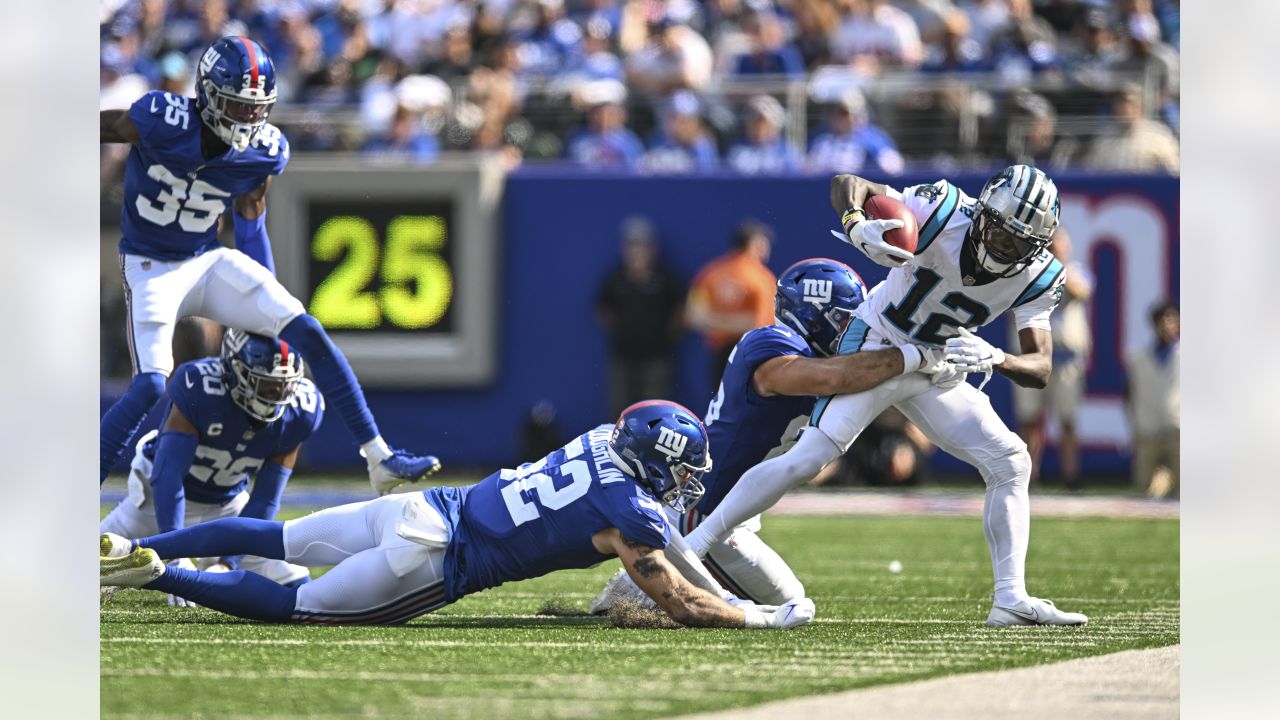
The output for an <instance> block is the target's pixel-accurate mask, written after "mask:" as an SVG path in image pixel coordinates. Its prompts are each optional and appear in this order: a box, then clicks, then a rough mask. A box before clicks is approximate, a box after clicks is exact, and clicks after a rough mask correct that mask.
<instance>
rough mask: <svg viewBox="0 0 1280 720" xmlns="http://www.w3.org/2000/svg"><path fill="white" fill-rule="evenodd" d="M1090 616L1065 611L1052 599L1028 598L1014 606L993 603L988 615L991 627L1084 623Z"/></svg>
mask: <svg viewBox="0 0 1280 720" xmlns="http://www.w3.org/2000/svg"><path fill="white" fill-rule="evenodd" d="M1087 622H1089V618H1087V617H1085V616H1084V615H1082V614H1081V613H1073V612H1063V611H1062V610H1059V609H1058V608H1057V607H1056V606H1054V604H1053V601H1052V600H1041V599H1040V598H1027V599H1026V600H1023V601H1022V602H1020V603H1018V604H1016V605H1012V606H1001V605H992V606H991V613H990V614H988V615H987V624H988V625H990V626H991V627H1007V626H1010V625H1084V624H1085V623H1087Z"/></svg>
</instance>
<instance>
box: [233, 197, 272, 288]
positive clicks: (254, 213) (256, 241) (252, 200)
mask: <svg viewBox="0 0 1280 720" xmlns="http://www.w3.org/2000/svg"><path fill="white" fill-rule="evenodd" d="M270 184H271V176H267V178H266V179H265V180H263V181H262V184H261V185H259V186H258V187H256V188H254V189H252V190H250V191H249V192H247V193H242V194H240V195H237V196H236V199H235V200H234V201H233V202H232V207H233V208H235V213H234V218H235V226H236V233H235V234H236V249H237V250H239V251H240V252H242V253H244V254H245V255H248V256H249V257H251V258H253V259H254V260H257V261H258V263H259V264H261V265H262V266H263V267H265V268H266V269H268V270H270V271H271V273H272V274H273V275H274V274H275V272H276V263H275V259H274V258H273V257H272V256H271V241H270V240H269V239H268V238H267V186H268V185H270Z"/></svg>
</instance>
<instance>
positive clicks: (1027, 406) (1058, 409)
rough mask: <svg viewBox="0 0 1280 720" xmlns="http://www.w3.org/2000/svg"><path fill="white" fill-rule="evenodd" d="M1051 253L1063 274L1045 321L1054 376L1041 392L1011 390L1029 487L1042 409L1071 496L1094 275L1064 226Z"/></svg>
mask: <svg viewBox="0 0 1280 720" xmlns="http://www.w3.org/2000/svg"><path fill="white" fill-rule="evenodd" d="M1049 251H1050V252H1051V253H1053V256H1054V257H1056V258H1057V259H1058V261H1059V262H1061V263H1062V265H1063V267H1065V268H1066V273H1067V279H1066V281H1065V284H1064V285H1063V292H1062V300H1061V301H1060V303H1059V305H1058V309H1057V310H1055V311H1054V313H1053V315H1051V316H1050V318H1049V326H1050V333H1051V334H1052V336H1053V372H1052V373H1051V374H1050V375H1049V385H1048V386H1047V387H1045V388H1044V389H1043V390H1032V389H1030V388H1025V387H1021V386H1019V385H1014V387H1013V407H1014V415H1015V416H1017V420H1018V434H1019V435H1021V436H1022V439H1023V440H1025V441H1026V443H1027V452H1029V453H1030V454H1031V479H1032V482H1037V481H1038V480H1039V478H1040V457H1041V455H1042V454H1043V452H1044V446H1045V411H1046V407H1047V408H1048V410H1049V411H1050V412H1052V413H1053V416H1054V418H1055V419H1056V420H1057V421H1058V464H1059V466H1060V468H1061V471H1062V483H1063V485H1064V486H1066V488H1067V489H1069V490H1079V489H1081V488H1082V487H1083V485H1082V483H1081V479H1080V444H1079V441H1078V440H1077V438H1076V427H1077V423H1076V418H1077V417H1078V416H1079V414H1080V401H1081V400H1082V399H1083V397H1084V379H1085V378H1084V376H1085V371H1086V370H1087V369H1088V366H1089V350H1090V347H1091V346H1092V340H1093V338H1092V333H1091V332H1090V330H1089V298H1090V297H1092V295H1093V274H1092V273H1090V272H1089V269H1088V268H1086V267H1085V266H1084V264H1083V263H1080V262H1076V261H1073V260H1072V259H1071V236H1070V235H1068V234H1067V231H1066V230H1065V229H1064V228H1063V227H1062V226H1058V230H1057V231H1056V232H1055V233H1054V234H1053V244H1051V245H1050V246H1049ZM1015 335H1016V333H1015ZM1015 347H1016V345H1015Z"/></svg>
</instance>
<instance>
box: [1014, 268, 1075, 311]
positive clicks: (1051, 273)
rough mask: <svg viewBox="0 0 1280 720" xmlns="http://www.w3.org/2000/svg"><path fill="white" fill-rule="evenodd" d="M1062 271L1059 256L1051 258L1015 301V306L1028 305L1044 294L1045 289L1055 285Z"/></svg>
mask: <svg viewBox="0 0 1280 720" xmlns="http://www.w3.org/2000/svg"><path fill="white" fill-rule="evenodd" d="M1062 271H1063V267H1062V263H1060V262H1058V259H1057V258H1054V259H1052V260H1050V261H1049V264H1048V265H1045V266H1044V269H1043V270H1041V271H1040V274H1039V275H1037V276H1036V279H1035V280H1032V281H1031V284H1030V285H1028V286H1027V289H1026V290H1023V291H1022V294H1021V295H1019V296H1018V299H1017V300H1014V301H1013V307H1018V306H1019V305H1026V304H1027V303H1029V302H1031V301H1032V300H1035V299H1036V298H1038V297H1040V296H1041V295H1043V294H1044V291H1045V290H1048V289H1049V288H1051V287H1053V284H1054V283H1055V282H1057V280H1058V276H1060V275H1062Z"/></svg>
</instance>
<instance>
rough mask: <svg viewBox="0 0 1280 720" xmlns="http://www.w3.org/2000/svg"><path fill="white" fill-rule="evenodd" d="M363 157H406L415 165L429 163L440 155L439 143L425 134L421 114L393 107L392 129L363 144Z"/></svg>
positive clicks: (433, 137)
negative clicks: (414, 162)
mask: <svg viewBox="0 0 1280 720" xmlns="http://www.w3.org/2000/svg"><path fill="white" fill-rule="evenodd" d="M364 154H365V155H367V156H371V157H397V156H398V157H406V158H410V159H412V160H414V161H416V162H420V163H428V162H431V161H432V160H435V159H436V156H437V155H439V154H440V142H439V141H438V140H437V139H436V136H435V135H432V134H430V133H428V132H427V130H426V128H425V127H424V125H423V116H422V113H418V112H414V111H413V110H410V109H409V108H407V107H405V106H403V105H401V106H400V107H398V108H396V114H395V116H394V117H393V118H392V121H391V129H390V130H389V131H388V132H387V133H386V134H384V135H378V136H375V137H373V138H371V139H370V140H369V141H368V142H367V143H365V146H364Z"/></svg>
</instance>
